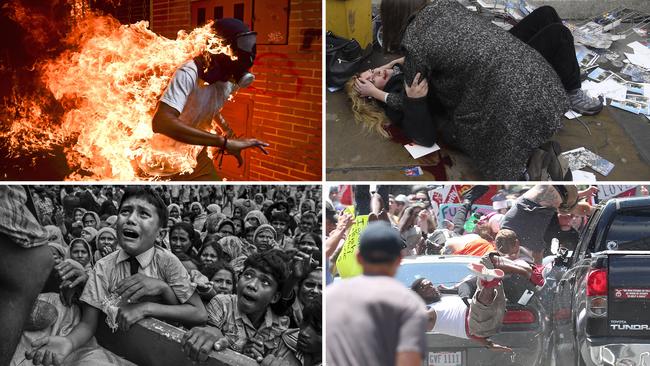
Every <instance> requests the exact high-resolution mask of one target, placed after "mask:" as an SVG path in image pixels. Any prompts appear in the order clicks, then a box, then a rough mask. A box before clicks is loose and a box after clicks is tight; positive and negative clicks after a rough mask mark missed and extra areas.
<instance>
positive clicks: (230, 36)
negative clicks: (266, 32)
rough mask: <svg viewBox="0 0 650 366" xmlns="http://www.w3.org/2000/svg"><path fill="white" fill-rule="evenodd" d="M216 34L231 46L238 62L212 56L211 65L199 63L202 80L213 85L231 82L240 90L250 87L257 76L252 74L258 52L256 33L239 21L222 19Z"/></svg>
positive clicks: (223, 55) (226, 57)
mask: <svg viewBox="0 0 650 366" xmlns="http://www.w3.org/2000/svg"><path fill="white" fill-rule="evenodd" d="M215 31H216V33H217V34H218V35H219V36H220V37H222V38H224V39H225V41H226V42H227V43H228V44H230V48H231V50H232V51H233V54H234V56H235V57H237V59H236V60H233V59H231V58H230V56H228V55H225V54H212V55H210V58H209V61H208V62H209V64H208V65H203V63H202V62H201V63H200V62H198V61H197V65H198V66H199V69H200V70H202V71H203V74H202V75H201V78H202V79H203V80H205V81H206V82H208V83H209V84H212V83H214V82H216V81H222V82H225V81H230V82H231V83H233V84H237V85H238V86H239V87H240V88H246V87H248V86H250V85H251V84H252V83H253V81H254V80H255V76H254V75H253V74H252V73H250V71H249V70H250V68H251V67H252V66H253V61H254V60H255V54H256V51H257V45H256V43H257V42H256V35H257V33H256V32H251V31H249V29H248V27H247V26H246V25H245V24H244V23H243V22H241V21H239V20H237V19H232V18H229V19H221V20H219V21H217V23H216V24H215Z"/></svg>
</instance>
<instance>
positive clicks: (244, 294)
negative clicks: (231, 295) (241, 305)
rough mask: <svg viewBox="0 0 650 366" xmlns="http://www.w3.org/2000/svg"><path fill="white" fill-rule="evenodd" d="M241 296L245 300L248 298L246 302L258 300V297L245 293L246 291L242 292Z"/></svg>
mask: <svg viewBox="0 0 650 366" xmlns="http://www.w3.org/2000/svg"><path fill="white" fill-rule="evenodd" d="M241 297H242V298H243V299H244V300H246V302H249V303H254V302H256V301H257V298H256V297H255V296H252V295H248V294H246V293H244V292H242V294H241Z"/></svg>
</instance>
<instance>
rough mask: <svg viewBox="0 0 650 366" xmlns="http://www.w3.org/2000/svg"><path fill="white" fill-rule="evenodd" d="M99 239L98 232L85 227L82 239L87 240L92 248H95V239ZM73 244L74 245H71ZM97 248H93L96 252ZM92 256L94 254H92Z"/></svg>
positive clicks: (82, 231)
mask: <svg viewBox="0 0 650 366" xmlns="http://www.w3.org/2000/svg"><path fill="white" fill-rule="evenodd" d="M96 237H97V230H96V229H95V228H94V227H90V226H88V227H85V228H83V229H81V238H82V239H83V240H85V241H86V242H87V243H88V244H89V245H91V247H94V246H95V238H96ZM70 244H72V243H70ZM94 249H95V248H93V250H94ZM90 253H91V254H92V253H93V252H90Z"/></svg>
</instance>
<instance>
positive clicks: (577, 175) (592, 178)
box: [571, 170, 596, 183]
mask: <svg viewBox="0 0 650 366" xmlns="http://www.w3.org/2000/svg"><path fill="white" fill-rule="evenodd" d="M571 174H572V175H573V181H574V182H590V183H591V182H596V174H594V173H590V172H586V171H584V170H572V171H571Z"/></svg>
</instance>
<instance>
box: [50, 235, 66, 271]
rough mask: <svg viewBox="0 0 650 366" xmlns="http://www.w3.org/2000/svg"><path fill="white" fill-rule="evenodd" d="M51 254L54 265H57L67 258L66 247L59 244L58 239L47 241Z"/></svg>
mask: <svg viewBox="0 0 650 366" xmlns="http://www.w3.org/2000/svg"><path fill="white" fill-rule="evenodd" d="M47 245H48V247H49V248H50V251H51V252H52V256H53V257H54V265H55V266H56V265H58V264H59V263H61V262H63V261H64V260H66V259H67V258H68V248H67V247H66V246H63V245H61V243H59V242H58V241H50V242H48V243H47Z"/></svg>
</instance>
